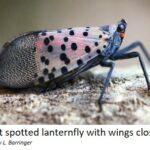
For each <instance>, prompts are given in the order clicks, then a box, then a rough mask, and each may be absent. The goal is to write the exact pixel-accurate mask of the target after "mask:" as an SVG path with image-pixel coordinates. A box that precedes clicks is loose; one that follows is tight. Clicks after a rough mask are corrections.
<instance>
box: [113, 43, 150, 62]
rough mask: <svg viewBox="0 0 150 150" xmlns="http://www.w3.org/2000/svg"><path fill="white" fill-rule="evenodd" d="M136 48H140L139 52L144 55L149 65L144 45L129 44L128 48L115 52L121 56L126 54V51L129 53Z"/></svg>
mask: <svg viewBox="0 0 150 150" xmlns="http://www.w3.org/2000/svg"><path fill="white" fill-rule="evenodd" d="M137 47H139V48H140V50H141V51H142V52H143V53H144V55H145V57H146V58H147V60H148V62H149V63H150V55H149V54H148V52H147V50H146V48H145V47H144V45H143V44H142V43H141V42H139V41H137V42H133V43H131V44H130V45H129V46H127V47H125V48H123V49H121V50H119V51H117V53H116V54H117V55H121V54H124V53H127V52H128V51H131V50H133V49H135V48H137ZM116 54H115V55H116Z"/></svg>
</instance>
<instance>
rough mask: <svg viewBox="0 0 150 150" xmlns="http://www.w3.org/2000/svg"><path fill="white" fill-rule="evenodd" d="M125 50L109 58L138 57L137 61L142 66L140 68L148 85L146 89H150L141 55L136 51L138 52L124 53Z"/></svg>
mask: <svg viewBox="0 0 150 150" xmlns="http://www.w3.org/2000/svg"><path fill="white" fill-rule="evenodd" d="M125 52H126V51H124V53H122V54H121V53H119V54H118V53H116V54H115V55H114V56H113V57H112V58H110V59H111V60H120V59H130V58H135V57H138V58H139V61H140V65H141V67H142V70H143V73H144V77H145V80H146V83H147V87H148V90H150V81H149V78H148V73H147V71H146V68H145V64H144V62H143V59H142V57H141V55H140V54H139V53H138V52H130V53H125Z"/></svg>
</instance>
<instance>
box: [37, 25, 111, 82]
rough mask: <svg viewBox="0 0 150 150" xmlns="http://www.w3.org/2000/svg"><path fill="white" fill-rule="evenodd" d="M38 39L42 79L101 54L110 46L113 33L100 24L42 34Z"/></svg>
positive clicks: (67, 70) (64, 72) (50, 78)
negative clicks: (110, 35) (110, 37)
mask: <svg viewBox="0 0 150 150" xmlns="http://www.w3.org/2000/svg"><path fill="white" fill-rule="evenodd" d="M38 36H39V40H38V41H37V42H36V49H37V51H36V62H37V66H38V75H37V76H38V79H39V81H38V82H40V80H41V79H42V82H43V79H44V81H49V80H52V79H54V78H56V77H59V76H61V75H63V74H66V73H68V72H69V71H72V70H74V69H76V68H77V67H78V66H80V65H83V64H85V65H86V63H87V62H88V61H89V60H91V59H93V58H95V57H96V56H97V55H99V54H100V53H101V52H102V51H103V50H104V49H105V48H106V47H107V45H108V41H109V40H108V39H109V34H108V33H107V32H103V31H101V30H100V29H99V27H91V28H89V27H82V28H70V29H63V30H57V31H46V32H40V33H39V35H38Z"/></svg>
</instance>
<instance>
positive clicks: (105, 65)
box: [98, 62, 115, 111]
mask: <svg viewBox="0 0 150 150" xmlns="http://www.w3.org/2000/svg"><path fill="white" fill-rule="evenodd" d="M100 65H101V66H103V67H109V68H110V70H109V72H108V74H107V77H106V79H105V82H104V86H103V89H102V91H101V95H100V98H99V100H98V103H99V107H100V111H102V103H103V102H104V101H102V99H103V96H104V94H105V91H106V88H107V87H108V84H109V80H110V78H111V75H112V72H113V69H114V67H115V64H114V63H113V62H101V63H100Z"/></svg>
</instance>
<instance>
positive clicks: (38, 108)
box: [0, 72, 150, 124]
mask: <svg viewBox="0 0 150 150" xmlns="http://www.w3.org/2000/svg"><path fill="white" fill-rule="evenodd" d="M104 78H105V74H100V75H98V74H97V73H94V74H93V73H91V72H88V73H85V74H83V75H82V76H80V77H78V78H76V79H75V81H74V83H67V84H65V85H64V86H63V87H62V88H58V89H56V90H53V91H49V92H46V93H41V92H38V91H37V90H36V89H32V90H26V91H20V92H12V91H10V90H6V89H2V88H1V89H0V124H150V91H149V92H148V90H147V86H146V83H145V79H144V77H143V75H142V74H139V73H138V74H136V73H133V74H132V75H126V76H124V75H119V76H118V75H117V76H113V78H112V80H111V82H110V86H109V88H108V90H107V93H106V96H105V99H106V100H107V101H106V104H104V105H103V111H102V112H101V113H100V112H99V107H98V103H97V100H98V97H99V94H100V89H101V88H102V85H103V84H102V83H103V80H104Z"/></svg>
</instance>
